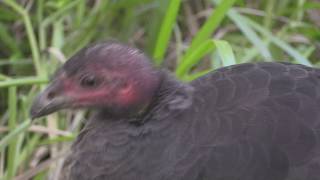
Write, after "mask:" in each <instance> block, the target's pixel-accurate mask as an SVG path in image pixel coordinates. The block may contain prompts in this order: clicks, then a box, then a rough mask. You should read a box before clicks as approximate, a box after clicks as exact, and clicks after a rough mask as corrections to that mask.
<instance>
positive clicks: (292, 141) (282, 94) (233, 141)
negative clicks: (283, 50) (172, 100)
mask: <svg viewBox="0 0 320 180" xmlns="http://www.w3.org/2000/svg"><path fill="white" fill-rule="evenodd" d="M191 85H192V86H193V87H194V88H195V93H194V104H193V106H192V109H191V110H192V112H191V113H190V114H189V115H188V117H189V119H194V121H195V122H196V123H194V124H193V125H192V126H191V127H190V129H189V131H190V134H192V135H190V137H192V138H193V140H192V138H191V139H189V142H191V141H194V143H195V144H197V146H198V147H199V150H198V152H201V151H202V153H203V154H204V156H205V157H206V158H205V160H203V161H202V162H201V163H199V164H201V166H203V167H204V169H203V170H201V172H199V173H200V174H202V175H201V176H202V178H203V179H206V178H209V179H219V180H220V179H230V180H269V179H273V180H296V179H297V180H298V179H302V180H316V179H320V111H319V109H320V104H319V103H320V70H319V69H315V68H310V67H306V66H303V65H293V64H289V63H256V64H253V63H248V64H241V65H235V66H230V67H226V68H222V69H219V70H217V71H214V72H212V73H210V74H208V75H206V76H204V77H201V78H199V79H197V80H195V81H193V82H192V83H191Z"/></svg>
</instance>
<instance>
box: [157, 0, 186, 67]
mask: <svg viewBox="0 0 320 180" xmlns="http://www.w3.org/2000/svg"><path fill="white" fill-rule="evenodd" d="M180 4H181V0H172V1H170V3H169V6H168V9H167V13H166V15H165V17H164V19H163V22H162V24H161V26H160V31H159V34H158V38H157V41H156V46H155V48H154V53H153V58H154V60H155V63H156V64H157V65H159V64H161V63H162V61H163V59H164V55H165V53H166V49H167V46H168V43H169V40H170V37H171V34H172V31H173V28H174V25H175V23H176V18H177V15H178V12H179V8H180Z"/></svg>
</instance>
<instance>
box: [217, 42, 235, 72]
mask: <svg viewBox="0 0 320 180" xmlns="http://www.w3.org/2000/svg"><path fill="white" fill-rule="evenodd" d="M214 45H215V46H216V48H217V53H218V55H219V57H220V58H221V61H222V65H223V66H230V65H234V64H236V59H235V57H234V54H233V51H232V48H231V46H230V44H229V43H228V42H226V41H221V40H214Z"/></svg>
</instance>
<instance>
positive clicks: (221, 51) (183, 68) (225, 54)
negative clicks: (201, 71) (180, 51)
mask: <svg viewBox="0 0 320 180" xmlns="http://www.w3.org/2000/svg"><path fill="white" fill-rule="evenodd" d="M214 50H217V53H218V55H219V56H220V58H221V60H222V64H223V65H224V66H228V65H232V64H235V63H236V61H235V58H234V54H233V52H232V48H231V46H230V45H229V44H228V43H227V42H226V41H222V40H207V41H205V42H204V43H202V44H201V45H200V46H199V47H198V48H195V49H194V50H193V51H192V52H191V53H190V55H189V56H187V57H185V59H183V60H182V62H181V63H180V65H179V66H178V68H177V70H176V75H177V77H179V78H180V79H185V78H184V76H187V74H188V71H189V70H190V69H191V68H192V67H193V66H195V65H196V64H198V63H199V62H200V61H201V58H202V57H203V56H205V55H206V54H208V53H210V52H213V51H214Z"/></svg>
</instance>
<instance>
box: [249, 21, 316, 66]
mask: <svg viewBox="0 0 320 180" xmlns="http://www.w3.org/2000/svg"><path fill="white" fill-rule="evenodd" d="M243 19H244V20H245V21H246V22H247V24H249V25H250V26H251V27H252V28H254V29H255V30H256V31H258V32H259V33H261V34H263V35H264V36H265V37H268V38H269V39H270V40H271V42H273V43H274V44H275V45H277V46H278V47H279V48H281V49H282V50H284V51H285V52H286V53H288V54H289V55H290V56H291V57H293V58H294V59H295V60H296V61H297V62H298V63H300V64H304V65H307V66H312V64H311V63H310V61H309V60H308V59H307V58H305V57H304V56H302V55H301V54H300V53H299V52H298V51H296V50H295V49H294V48H292V47H291V46H290V45H289V44H288V43H286V42H284V41H282V40H281V39H279V38H278V37H276V36H275V35H273V34H272V33H271V32H270V31H268V30H266V29H264V28H263V27H262V26H260V25H259V24H258V23H256V22H254V21H252V20H250V19H249V18H245V17H244V18H243Z"/></svg>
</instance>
